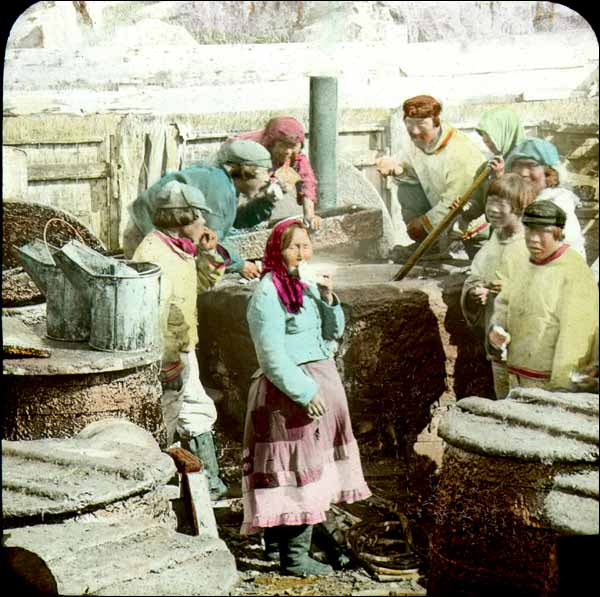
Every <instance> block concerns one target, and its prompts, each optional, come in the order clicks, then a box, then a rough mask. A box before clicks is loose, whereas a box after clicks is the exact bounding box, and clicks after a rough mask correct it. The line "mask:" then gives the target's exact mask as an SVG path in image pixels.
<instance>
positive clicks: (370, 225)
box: [229, 206, 383, 259]
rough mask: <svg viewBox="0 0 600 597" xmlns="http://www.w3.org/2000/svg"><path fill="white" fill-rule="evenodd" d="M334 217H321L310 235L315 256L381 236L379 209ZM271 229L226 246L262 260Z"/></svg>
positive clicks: (354, 210) (244, 235)
mask: <svg viewBox="0 0 600 597" xmlns="http://www.w3.org/2000/svg"><path fill="white" fill-rule="evenodd" d="M344 211H347V213H343V214H340V215H335V216H329V217H328V216H327V214H326V213H324V214H321V215H322V216H323V220H322V222H321V229H320V230H319V231H318V232H313V233H312V234H311V236H312V241H313V248H314V251H315V253H319V252H322V251H325V250H327V249H332V248H334V247H339V246H340V245H347V246H349V247H352V246H353V245H354V244H355V243H356V242H357V241H362V240H377V239H378V238H380V237H381V236H382V235H383V216H382V212H381V210H379V209H361V208H359V207H356V206H348V207H347V208H345V210H344ZM270 234H271V229H270V228H266V229H264V230H257V231H253V232H247V233H242V234H238V235H235V236H232V237H230V239H229V242H230V244H232V245H233V246H234V247H236V248H237V250H238V251H239V253H240V254H241V255H242V257H244V258H245V259H262V257H263V255H264V252H265V246H266V244H267V239H268V238H269V235H270Z"/></svg>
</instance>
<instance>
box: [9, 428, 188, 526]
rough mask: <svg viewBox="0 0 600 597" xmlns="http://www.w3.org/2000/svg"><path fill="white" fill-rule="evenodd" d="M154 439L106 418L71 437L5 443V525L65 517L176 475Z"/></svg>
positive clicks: (164, 481)
mask: <svg viewBox="0 0 600 597" xmlns="http://www.w3.org/2000/svg"><path fill="white" fill-rule="evenodd" d="M175 470H176V469H175V465H174V464H173V461H172V459H171V458H170V457H169V456H168V455H166V454H164V453H162V452H161V450H160V448H159V446H158V444H157V443H156V441H155V440H154V438H153V437H152V435H151V434H150V433H149V432H148V431H146V430H144V429H142V428H140V427H138V426H137V425H134V424H133V423H130V422H128V421H121V420H110V419H109V420H105V421H99V422H97V423H94V424H92V425H90V426H88V427H87V428H85V429H84V430H83V431H82V432H81V433H80V434H79V435H78V436H77V437H75V438H73V439H64V440H61V439H42V440H31V441H3V442H2V493H3V496H2V497H3V499H2V512H3V516H4V521H5V523H7V521H11V520H12V521H15V520H17V519H20V518H27V517H33V518H35V517H43V516H44V515H55V516H62V517H64V516H67V515H73V514H75V513H81V512H84V511H89V510H91V509H94V508H100V507H102V506H104V505H106V504H110V503H112V502H116V501H119V500H123V499H124V498H127V497H129V496H134V495H139V494H143V493H146V492H148V491H151V490H153V489H155V488H157V487H158V486H160V485H162V484H164V483H166V482H167V481H168V480H169V479H170V478H171V477H172V476H173V475H174V473H175Z"/></svg>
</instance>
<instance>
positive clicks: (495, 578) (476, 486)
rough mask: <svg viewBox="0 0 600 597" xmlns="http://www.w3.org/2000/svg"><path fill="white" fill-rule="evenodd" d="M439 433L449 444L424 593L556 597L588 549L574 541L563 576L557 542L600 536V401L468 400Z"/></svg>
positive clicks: (545, 397)
mask: <svg viewBox="0 0 600 597" xmlns="http://www.w3.org/2000/svg"><path fill="white" fill-rule="evenodd" d="M439 433H440V435H441V437H442V438H443V439H444V440H445V441H446V442H447V443H448V445H447V447H446V450H445V453H444V461H443V466H442V473H441V476H440V481H439V485H438V488H437V493H436V502H435V519H436V525H435V527H434V531H433V535H432V538H431V554H432V557H431V561H430V576H429V584H428V587H427V590H428V594H432V595H435V596H443V595H457V594H458V595H485V594H492V593H493V594H517V595H555V594H559V593H558V589H559V586H562V585H561V583H562V580H561V578H562V577H564V578H567V577H568V578H571V579H573V578H576V577H577V572H578V571H577V568H576V566H577V564H576V562H577V560H578V558H582V557H584V556H585V549H586V547H585V544H584V543H572V544H571V547H570V550H571V553H570V557H569V562H570V563H568V564H565V562H566V561H567V560H564V559H563V564H562V565H563V569H560V566H561V563H560V561H558V560H557V552H558V546H559V539H561V538H564V537H565V536H573V535H576V536H581V535H597V533H598V497H599V495H598V494H599V492H598V396H597V395H593V394H585V393H566V392H557V393H553V392H548V391H545V390H540V389H531V390H530V389H524V388H517V389H514V390H512V391H511V392H510V394H509V396H508V397H507V398H506V399H505V400H499V401H493V400H486V399H483V398H477V397H471V398H465V399H464V400H460V401H459V402H458V403H457V404H456V406H455V407H454V408H452V409H451V411H450V412H449V413H448V414H447V415H446V417H444V419H443V420H442V422H441V424H440V427H439ZM508 545H510V549H507V548H506V546H508ZM577 550H581V551H580V552H578V551H577ZM565 566H566V568H565ZM579 573H580V575H585V574H587V571H579ZM560 594H562V591H561V593H560Z"/></svg>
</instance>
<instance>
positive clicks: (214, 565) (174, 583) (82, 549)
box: [7, 519, 237, 595]
mask: <svg viewBox="0 0 600 597" xmlns="http://www.w3.org/2000/svg"><path fill="white" fill-rule="evenodd" d="M7 546H8V547H13V546H18V547H22V548H25V549H28V550H30V551H33V552H34V553H36V554H37V555H39V556H40V557H41V558H42V559H43V560H44V561H45V562H46V564H47V565H48V566H49V568H50V570H51V572H52V574H53V575H54V577H55V579H56V581H57V584H58V592H59V594H60V595H86V594H92V595H228V594H229V592H230V591H231V589H232V588H233V586H234V585H235V583H236V582H237V571H236V567H235V560H234V557H233V555H232V554H231V553H230V552H229V550H228V549H227V546H226V545H225V543H224V542H223V541H222V540H220V539H218V538H216V537H212V536H210V535H199V536H197V537H192V536H190V535H184V534H182V533H177V532H175V531H173V530H171V529H168V528H165V527H164V526H161V525H159V524H156V523H155V522H153V521H149V520H135V519H131V520H130V521H128V523H127V524H123V522H122V521H120V522H118V523H107V522H105V521H97V522H89V523H85V524H82V523H73V522H66V523H62V524H52V525H36V526H30V527H23V528H19V529H11V530H10V537H9V538H8V540H7Z"/></svg>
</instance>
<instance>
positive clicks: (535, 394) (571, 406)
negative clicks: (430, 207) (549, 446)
mask: <svg viewBox="0 0 600 597" xmlns="http://www.w3.org/2000/svg"><path fill="white" fill-rule="evenodd" d="M508 397H509V398H511V399H512V400H516V401H518V402H522V403H530V404H536V403H539V404H547V405H556V406H560V407H561V408H563V409H564V410H566V411H569V412H576V413H582V414H586V415H589V416H596V417H597V416H598V413H599V412H600V411H599V408H598V394H591V393H588V392H550V391H548V390H542V389H541V388H514V389H513V390H511V391H510V393H509V395H508Z"/></svg>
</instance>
